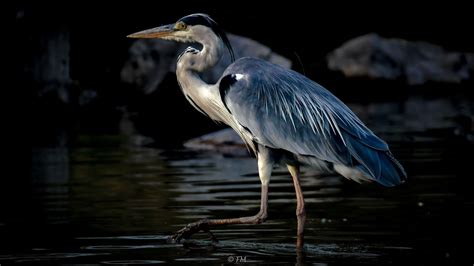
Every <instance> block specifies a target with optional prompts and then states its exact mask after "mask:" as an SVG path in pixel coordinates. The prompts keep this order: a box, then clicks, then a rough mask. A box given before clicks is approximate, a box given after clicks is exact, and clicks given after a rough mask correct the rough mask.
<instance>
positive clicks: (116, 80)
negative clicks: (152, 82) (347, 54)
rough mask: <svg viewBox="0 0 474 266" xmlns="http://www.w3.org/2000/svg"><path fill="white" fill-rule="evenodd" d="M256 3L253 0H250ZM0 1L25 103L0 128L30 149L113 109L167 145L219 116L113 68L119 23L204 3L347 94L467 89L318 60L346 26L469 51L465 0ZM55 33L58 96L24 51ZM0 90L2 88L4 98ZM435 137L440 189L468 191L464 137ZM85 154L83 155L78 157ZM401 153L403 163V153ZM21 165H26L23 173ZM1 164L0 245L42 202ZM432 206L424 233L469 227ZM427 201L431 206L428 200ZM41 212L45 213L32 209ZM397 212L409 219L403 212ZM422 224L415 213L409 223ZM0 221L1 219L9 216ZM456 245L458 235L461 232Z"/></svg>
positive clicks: (116, 127) (131, 24)
mask: <svg viewBox="0 0 474 266" xmlns="http://www.w3.org/2000/svg"><path fill="white" fill-rule="evenodd" d="M412 2H413V1H412ZM257 4H259V5H262V6H261V7H257V6H256V5H257ZM8 11H9V15H10V16H9V20H10V21H11V22H13V23H12V24H11V25H13V27H10V26H7V28H8V29H6V32H10V31H11V35H10V34H9V35H8V36H6V37H8V41H9V42H11V43H12V44H13V46H14V49H13V53H12V54H7V55H6V57H10V56H11V55H13V57H14V60H13V70H14V71H13V72H14V74H13V79H14V82H13V83H12V85H10V84H9V86H8V89H9V90H10V89H11V90H12V91H15V92H19V93H20V94H21V95H22V96H23V95H25V98H26V97H28V98H29V101H28V102H27V103H26V104H25V105H26V107H25V108H20V107H19V106H21V105H18V106H15V107H14V108H12V109H11V110H10V112H11V113H13V114H17V113H18V112H22V113H23V114H22V115H21V119H20V118H16V116H15V117H14V118H13V119H12V120H14V123H12V124H8V125H7V127H6V131H11V132H13V133H14V134H16V133H18V132H19V134H20V135H21V134H22V133H23V134H24V137H23V135H22V138H23V140H22V141H20V142H15V143H12V144H14V145H18V143H23V142H31V147H32V150H34V149H35V148H38V147H40V148H43V147H54V148H56V147H60V148H64V147H70V146H72V147H74V146H81V145H84V139H82V142H79V141H77V139H78V136H81V135H87V136H91V137H90V138H88V140H87V141H89V142H87V141H86V143H85V145H86V146H87V145H91V143H93V142H94V141H96V142H101V141H102V140H103V139H104V138H100V137H97V136H100V135H113V134H117V133H119V132H121V131H122V130H123V128H122V127H123V125H122V124H121V122H122V120H123V116H124V112H123V110H124V109H126V110H127V111H128V112H130V113H132V114H135V115H134V116H133V118H132V119H131V120H132V121H131V122H132V123H133V126H134V128H135V130H136V131H137V132H135V133H138V134H140V135H143V136H146V137H150V138H152V139H153V142H151V144H148V145H152V146H154V147H159V148H163V147H170V146H171V147H177V146H178V147H179V146H180V145H181V143H182V142H183V141H184V140H186V139H188V138H191V137H194V136H198V135H201V134H203V133H205V132H209V131H212V130H215V129H219V128H222V126H221V125H217V124H215V123H214V122H212V121H210V120H209V119H208V118H207V117H204V116H203V115H201V114H199V113H198V112H197V111H196V110H194V109H193V108H192V107H191V106H190V105H189V104H188V103H187V102H186V100H185V99H184V97H182V94H181V92H180V91H179V89H178V87H177V84H176V78H175V76H174V75H170V76H169V77H167V78H166V80H165V82H164V84H163V87H164V89H162V90H160V91H157V93H153V94H151V95H144V94H143V93H142V92H140V91H139V90H136V89H135V88H131V87H129V86H127V85H125V84H122V83H121V82H120V70H121V68H122V66H123V64H124V62H125V61H126V60H127V58H128V48H129V47H130V45H131V44H132V42H133V40H131V39H127V38H126V37H125V36H126V35H128V34H130V33H133V32H136V31H139V30H143V29H148V28H151V27H155V26H159V25H162V24H168V23H172V22H174V21H176V20H177V19H179V18H180V17H182V16H185V15H187V14H190V13H196V12H203V13H208V14H209V15H211V17H213V18H214V19H215V20H216V21H217V22H218V23H219V24H220V25H221V26H222V27H223V28H224V29H225V30H227V31H228V32H231V33H234V34H238V35H243V36H247V37H250V38H252V39H254V40H257V41H259V42H261V43H263V44H265V45H267V46H269V47H271V48H272V49H273V50H274V51H275V52H277V53H279V54H281V55H283V56H285V57H287V58H289V59H291V60H292V61H293V68H294V69H295V70H297V71H299V72H304V73H305V74H306V75H307V76H308V77H310V78H311V79H313V80H315V81H317V82H319V83H321V84H322V85H324V86H325V87H327V88H328V89H329V90H330V91H332V92H333V93H335V94H336V95H337V96H338V97H340V98H341V99H342V100H343V101H344V102H347V103H369V102H388V101H400V102H403V100H404V99H405V98H407V97H408V95H410V94H418V95H421V96H423V97H428V98H429V97H438V98H443V97H445V95H446V97H448V96H449V95H451V94H452V93H453V92H455V93H457V92H460V93H461V94H460V95H462V97H470V99H472V96H473V93H472V91H473V90H472V80H471V81H466V82H463V83H461V84H456V85H453V84H449V85H448V84H436V85H435V86H433V85H434V84H431V83H430V84H426V85H422V86H408V85H405V84H404V83H403V82H402V81H380V80H366V79H346V78H344V77H343V76H342V74H340V73H333V72H331V71H329V70H328V69H327V66H326V55H327V53H328V52H330V51H332V50H333V49H335V48H336V47H339V46H340V45H341V44H342V43H344V42H345V41H347V40H349V39H351V38H354V37H357V36H360V35H362V34H366V33H370V32H375V33H378V34H380V35H381V36H383V37H396V38H403V39H407V40H412V41H426V42H431V43H434V44H438V45H441V46H443V47H444V48H446V49H447V50H452V51H461V52H474V40H473V38H471V36H472V25H473V24H474V23H472V8H468V4H460V3H457V2H452V1H450V2H449V3H440V4H436V3H433V2H427V3H418V4H416V5H415V4H414V3H402V2H387V1H379V2H377V3H368V2H366V3H361V2H357V3H345V2H343V1H336V2H334V1H332V2H330V3H328V2H319V1H318V2H316V1H312V2H311V3H310V2H309V1H307V2H295V1H291V2H282V3H279V2H278V3H277V2H276V1H274V3H257V1H253V2H251V1H220V2H215V3H203V2H202V1H194V2H190V1H185V2H183V1H148V2H145V1H127V2H123V3H121V2H109V3H99V2H98V1H96V2H89V3H85V2H81V3H80V2H79V1H75V2H67V3H66V2H63V3H59V4H58V3H52V2H50V3H44V2H43V3H38V4H16V6H12V7H10V8H8ZM8 25H10V24H8ZM57 34H66V35H67V36H68V37H69V40H70V53H69V66H70V73H69V74H70V77H71V80H72V83H71V84H69V85H68V86H67V88H66V89H67V94H68V96H69V97H68V100H67V101H64V100H61V99H60V97H58V94H57V92H56V91H55V90H54V89H52V90H50V91H48V90H47V91H44V86H45V85H48V84H44V83H38V82H37V80H35V78H34V77H33V76H32V74H31V71H30V70H29V66H31V65H32V64H34V60H35V58H36V57H37V56H38V55H41V54H42V41H43V40H46V39H48V38H49V36H51V37H54V36H56V35H57ZM7 78H10V77H7ZM53 85H54V84H53ZM53 88H54V86H53ZM84 91H93V92H94V93H96V94H95V96H94V97H93V98H92V99H90V101H88V102H87V103H85V104H84V103H81V95H82V93H83V92H84ZM7 100H8V99H4V101H7ZM420 123H423V121H420ZM17 125H18V127H17ZM22 127H26V130H22V129H20V128H22ZM24 139H26V141H25V140H24ZM447 143H448V144H444V142H443V145H446V147H450V148H451V149H447V150H448V151H449V152H450V153H448V155H453V154H454V155H455V156H446V158H448V159H449V160H450V161H449V162H450V163H451V164H449V167H448V166H444V165H443V166H442V167H444V168H446V169H445V171H446V172H448V170H449V171H450V172H451V171H452V172H455V173H456V176H460V177H462V179H461V178H460V179H459V180H461V181H459V182H458V179H456V180H454V181H452V180H451V181H450V182H453V183H456V186H455V187H456V189H457V188H458V187H459V191H462V192H459V191H458V190H451V187H448V188H449V189H447V190H448V191H449V192H450V193H451V192H453V191H454V192H453V193H454V194H456V195H461V196H465V195H471V193H469V191H468V190H469V187H472V186H471V185H470V184H471V183H472V181H471V180H472V179H469V177H471V176H472V174H468V175H463V174H462V173H461V172H464V170H466V169H468V168H469V167H468V166H469V165H470V161H471V160H472V159H470V158H472V149H471V147H472V146H468V145H464V147H465V148H464V149H463V151H464V152H465V153H466V155H464V154H461V153H464V152H461V150H460V149H457V147H459V146H454V145H450V143H449V142H447ZM463 143H464V142H463ZM115 144H116V143H114V144H113V145H115ZM101 145H105V146H106V145H108V143H106V142H104V143H101ZM444 147H445V146H443V148H444ZM408 148H409V151H410V152H413V153H414V154H415V153H416V149H415V148H413V149H411V148H410V147H408ZM428 149H432V147H429V148H428ZM65 150H66V151H67V149H65ZM18 151H20V149H18ZM20 152H21V153H22V154H21V156H19V157H22V158H23V157H24V155H23V150H21V151H20ZM66 153H67V152H66ZM396 155H398V154H396ZM32 157H33V152H32ZM58 157H60V156H58ZM405 157H408V156H405ZM397 158H398V157H397ZM402 158H403V157H402ZM53 159H54V160H56V159H57V158H56V157H54V158H53ZM458 162H461V163H458ZM94 163H95V162H94V161H90V162H87V164H90V165H93V164H94ZM402 163H405V162H402ZM413 164H415V163H413ZM407 165H408V167H410V164H409V163H408V164H407ZM458 166H460V167H458ZM417 167H419V169H421V170H423V171H421V170H420V171H419V172H420V173H425V172H426V171H428V170H430V171H432V172H436V174H439V173H438V170H437V169H436V168H433V170H431V169H428V170H427V169H425V167H424V166H417ZM427 168H429V167H427ZM444 168H443V169H444ZM417 169H418V168H415V167H412V168H411V169H408V170H409V171H410V170H412V173H413V172H414V173H415V174H416V171H414V170H417ZM30 170H31V173H29V171H30ZM23 172H25V173H23ZM6 173H8V172H7V171H5V173H4V174H5V175H6V177H4V178H3V181H7V182H12V181H13V183H14V186H4V185H3V184H2V190H8V191H6V193H3V191H2V193H1V194H2V200H1V201H2V204H1V215H4V217H3V218H4V219H2V220H1V222H2V223H4V224H7V225H8V226H13V228H14V229H15V230H12V231H11V233H9V238H8V239H7V241H5V243H2V245H4V247H6V248H11V247H10V246H11V244H12V243H11V242H13V241H19V242H22V241H23V240H24V239H21V237H22V236H26V235H28V233H31V234H33V235H34V234H38V235H39V236H40V237H38V239H41V241H43V239H44V238H43V237H47V233H48V232H47V231H45V232H44V233H43V232H41V230H40V229H41V226H39V227H38V228H40V229H37V228H36V227H34V226H33V227H29V228H28V226H31V225H32V224H34V223H36V222H35V221H33V220H32V219H31V217H35V215H37V214H38V213H40V212H42V209H38V208H34V206H35V205H34V204H31V203H32V202H35V201H36V198H35V197H34V195H33V194H34V193H32V187H33V186H32V185H31V184H30V183H31V181H32V180H34V178H35V175H38V173H35V172H34V170H33V169H29V168H24V169H23V168H21V169H18V168H16V170H15V171H13V173H14V174H13V175H10V174H8V175H7V174H6ZM441 173H444V172H441ZM415 180H416V179H415ZM418 180H421V181H419V183H420V185H419V190H415V192H413V195H415V196H416V195H417V193H421V192H422V191H425V186H426V185H425V184H424V183H423V182H422V181H423V180H422V179H420V178H419V179H418ZM431 181H432V183H430V184H431V185H432V186H434V187H435V188H436V189H437V188H439V187H442V186H443V184H442V183H441V185H440V184H438V183H437V181H436V180H435V181H433V180H431ZM436 189H432V190H430V188H428V189H427V190H426V191H428V192H430V191H436ZM410 195H412V194H410ZM415 196H414V197H415ZM467 198H469V197H467ZM471 198H472V197H471ZM440 201H441V200H440ZM459 201H460V202H459V203H460V204H459V206H463V205H462V201H463V198H462V197H461V200H459ZM457 203H458V202H456V204H457ZM439 204H440V205H442V204H443V203H439ZM466 204H467V203H466ZM31 206H33V207H31ZM410 206H411V205H410ZM444 206H449V207H445V209H446V210H447V211H446V213H447V214H446V215H445V212H443V215H442V219H440V220H439V221H434V222H432V223H431V224H430V226H431V227H429V228H430V230H429V234H427V235H429V236H431V235H432V234H434V233H433V232H437V231H438V228H440V229H443V228H455V229H456V228H457V226H458V225H459V224H458V222H461V223H462V224H463V225H464V223H465V226H463V227H462V228H463V229H464V228H471V227H472V226H470V225H469V224H468V222H466V221H469V220H467V219H465V216H464V215H465V214H466V213H467V212H465V209H462V210H461V211H459V213H462V215H460V216H456V215H451V214H452V212H456V213H457V209H455V208H452V206H453V205H444ZM455 206H458V205H455ZM471 206H472V205H469V209H472V207H471ZM459 208H461V207H459ZM433 209H435V210H440V209H442V208H437V207H436V206H435V207H433ZM466 209H468V208H467V207H466ZM443 210H444V209H443ZM41 215H45V216H46V214H42V213H41ZM41 215H37V216H41ZM440 216H441V215H440ZM5 217H7V218H5ZM453 217H454V218H453ZM0 218H2V217H0ZM458 218H459V219H458ZM406 219H407V220H409V219H410V217H409V216H408V217H407V218H406ZM5 221H7V223H5ZM420 221H421V222H420ZM420 221H418V222H420V223H422V222H423V223H425V221H424V220H420ZM409 223H410V222H407V224H409ZM446 224H447V226H446ZM25 225H26V226H25ZM424 226H425V225H424V224H421V225H420V228H424ZM5 228H7V227H5ZM7 229H8V230H11V227H10V228H7ZM7 229H5V230H7ZM459 231H460V234H464V233H465V231H464V230H461V229H459ZM470 231H472V230H470ZM470 231H469V232H468V234H469V233H470ZM18 232H26V233H22V234H21V235H19V237H18V236H17V235H16V234H17V233H18ZM443 232H444V233H443V234H442V237H441V239H444V238H448V239H450V240H452V238H454V236H453V234H451V233H450V231H449V230H448V231H443ZM43 234H44V235H43ZM444 234H446V235H444ZM460 234H459V235H460ZM10 241H11V242H10ZM23 242H25V241H23ZM453 242H454V240H453ZM23 244H24V243H23ZM457 245H459V246H461V243H459V244H457ZM4 247H2V248H4ZM426 256H429V254H427V255H426Z"/></svg>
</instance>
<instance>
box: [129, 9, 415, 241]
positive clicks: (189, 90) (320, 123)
mask: <svg viewBox="0 0 474 266" xmlns="http://www.w3.org/2000/svg"><path fill="white" fill-rule="evenodd" d="M129 37H132V38H160V39H165V40H172V41H178V42H198V43H200V44H201V45H202V48H201V49H200V50H199V49H195V48H191V47H188V48H187V49H186V50H185V51H184V52H183V53H182V54H181V55H180V56H179V58H178V63H177V65H176V76H177V79H178V83H179V85H180V87H181V90H182V91H183V94H184V96H185V97H186V99H188V100H189V103H190V104H191V105H193V106H194V107H195V108H196V109H197V110H198V111H200V112H201V113H203V114H205V115H207V116H209V117H210V118H211V119H213V120H216V121H220V122H223V123H226V124H228V125H229V126H231V127H232V128H233V129H234V130H235V131H236V132H237V133H238V134H239V135H240V136H241V137H242V139H243V140H244V141H245V142H246V143H247V145H248V146H249V147H250V148H251V149H252V150H253V151H254V152H255V154H256V155H257V163H258V173H259V177H260V182H261V184H262V185H261V203H260V211H259V212H258V213H257V214H256V215H254V216H248V217H240V218H231V219H210V220H208V219H204V220H201V221H198V222H196V223H191V224H189V225H187V226H186V227H184V228H183V229H181V230H179V231H178V232H177V233H176V234H175V235H173V237H172V239H173V240H175V241H179V240H181V239H182V238H187V237H190V236H191V235H192V234H193V233H195V232H197V231H200V230H205V231H208V229H209V226H215V225H223V224H255V223H261V222H263V221H265V219H266V218H267V206H268V187H269V183H270V177H271V174H272V169H273V167H274V165H275V164H277V163H283V164H286V165H287V167H288V171H289V172H290V175H291V177H292V180H293V184H294V187H295V192H296V203H297V208H296V216H297V219H298V225H297V230H298V231H297V243H296V245H297V247H302V246H303V231H304V223H305V219H306V214H305V207H304V198H303V192H302V189H301V186H300V183H299V178H300V173H299V166H300V165H301V164H308V165H311V166H312V167H315V168H317V169H319V170H320V171H321V172H333V171H336V172H338V173H340V174H341V175H343V176H344V177H346V178H349V179H352V180H355V181H357V182H361V181H376V182H378V183H380V184H382V185H385V186H393V185H396V184H399V183H401V182H402V181H403V180H405V178H406V173H405V171H404V170H403V167H402V166H401V165H400V164H399V163H398V162H397V160H396V159H395V158H394V157H393V156H392V154H391V153H390V150H389V148H388V146H387V144H386V143H385V142H384V141H383V140H381V139H380V138H378V137H377V136H376V135H375V134H374V133H373V132H372V131H370V129H368V128H367V127H366V126H365V125H364V123H362V122H361V121H360V120H359V118H357V116H356V115H355V114H354V113H353V112H352V111H351V110H350V109H349V108H348V107H347V106H346V105H345V104H344V103H342V102H341V101H340V100H339V99H338V98H336V97H335V96H334V95H333V94H331V93H330V92H329V91H327V90H326V89H325V88H323V87H322V86H321V85H319V84H317V83H316V82H314V81H312V80H310V79H308V78H306V77H305V76H303V75H301V74H299V73H297V72H294V71H292V70H288V69H285V68H282V67H280V66H278V65H275V64H271V63H268V62H266V61H263V60H260V59H255V58H241V59H239V60H238V61H236V62H234V63H232V64H231V65H230V66H229V67H228V68H227V69H226V70H225V72H224V74H223V75H222V78H220V79H219V80H218V82H217V83H216V84H207V83H206V82H204V81H203V80H202V79H201V78H200V76H199V73H201V72H204V71H206V70H207V69H209V68H210V67H212V66H214V65H216V63H217V62H218V61H219V60H220V58H221V56H222V54H223V52H224V50H225V48H227V50H228V51H229V53H230V55H231V58H232V59H233V55H234V54H233V51H232V47H231V45H230V42H229V40H228V39H227V37H226V35H225V33H224V31H222V29H221V28H220V27H219V26H218V25H217V23H216V22H215V21H214V20H213V19H211V18H210V17H209V16H208V15H205V14H192V15H189V16H185V17H183V18H181V19H179V20H178V21H177V22H176V23H173V24H170V25H165V26H161V27H158V28H153V29H149V30H145V31H141V32H137V33H134V34H131V35H129Z"/></svg>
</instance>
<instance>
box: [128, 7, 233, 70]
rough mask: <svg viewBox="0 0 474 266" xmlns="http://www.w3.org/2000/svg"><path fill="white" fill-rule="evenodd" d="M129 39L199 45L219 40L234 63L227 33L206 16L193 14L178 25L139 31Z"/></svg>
mask: <svg viewBox="0 0 474 266" xmlns="http://www.w3.org/2000/svg"><path fill="white" fill-rule="evenodd" d="M127 37H128V38H147V39H163V40H171V41H177V42H198V43H203V42H205V40H208V39H210V38H217V39H218V40H221V41H222V42H223V43H224V45H225V46H226V47H227V49H228V50H229V53H230V54H231V57H232V61H233V59H234V52H233V50H232V46H231V45H230V42H229V39H227V36H226V34H225V32H224V31H223V30H222V29H221V28H220V27H219V25H218V24H217V23H216V22H215V21H214V20H213V19H212V18H211V17H209V16H208V15H206V14H201V13H198V14H191V15H188V16H185V17H182V18H180V19H179V20H178V21H177V22H176V23H172V24H168V25H164V26H161V27H156V28H152V29H148V30H144V31H139V32H136V33H133V34H130V35H128V36H127Z"/></svg>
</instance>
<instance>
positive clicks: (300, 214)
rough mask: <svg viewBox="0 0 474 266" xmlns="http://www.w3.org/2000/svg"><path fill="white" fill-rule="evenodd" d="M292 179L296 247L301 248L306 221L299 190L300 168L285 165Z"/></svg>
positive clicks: (301, 194) (301, 193)
mask: <svg viewBox="0 0 474 266" xmlns="http://www.w3.org/2000/svg"><path fill="white" fill-rule="evenodd" d="M287 166H288V170H289V171H290V174H291V177H292V178H293V184H294V186H295V192H296V218H297V219H298V231H297V238H296V247H297V248H302V247H303V245H304V223H305V221H306V211H305V208H304V198H303V191H302V190H301V186H300V181H299V176H300V168H299V166H295V165H287Z"/></svg>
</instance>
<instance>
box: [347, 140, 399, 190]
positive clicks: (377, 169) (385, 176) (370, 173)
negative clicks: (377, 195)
mask: <svg viewBox="0 0 474 266" xmlns="http://www.w3.org/2000/svg"><path fill="white" fill-rule="evenodd" d="M346 143H347V144H348V145H347V147H348V148H349V150H350V153H351V155H352V157H353V158H354V159H355V161H354V162H353V163H354V164H353V166H354V167H355V168H357V169H358V170H360V171H361V172H363V173H364V174H365V175H366V176H367V177H371V178H370V179H371V180H374V181H376V182H378V183H380V184H382V185H384V186H387V187H391V186H395V185H398V184H401V183H403V182H405V180H406V179H407V174H406V172H405V170H404V169H403V166H402V165H401V164H400V163H399V162H398V161H397V159H395V157H394V156H393V155H392V153H391V152H390V151H389V150H378V149H374V148H371V147H368V146H366V145H364V144H363V143H361V142H359V141H357V140H355V139H353V140H352V141H346Z"/></svg>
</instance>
